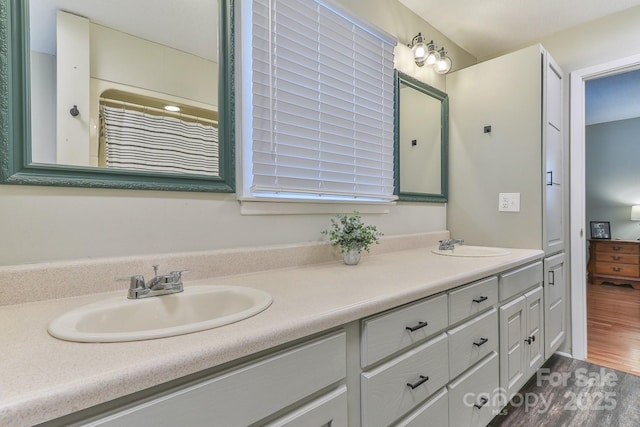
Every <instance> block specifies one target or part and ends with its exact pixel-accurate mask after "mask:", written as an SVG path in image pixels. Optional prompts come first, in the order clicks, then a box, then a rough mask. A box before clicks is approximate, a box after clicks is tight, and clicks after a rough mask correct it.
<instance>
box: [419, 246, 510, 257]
mask: <svg viewBox="0 0 640 427" xmlns="http://www.w3.org/2000/svg"><path fill="white" fill-rule="evenodd" d="M432 252H433V253H434V254H438V255H445V256H459V257H491V256H505V255H509V254H510V253H511V251H510V250H508V249H504V248H492V247H489V246H466V245H459V246H456V247H455V248H453V249H451V250H440V249H434V250H433V251H432Z"/></svg>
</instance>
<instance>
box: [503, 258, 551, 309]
mask: <svg viewBox="0 0 640 427" xmlns="http://www.w3.org/2000/svg"><path fill="white" fill-rule="evenodd" d="M540 283H542V261H538V262H535V263H533V264H529V265H525V266H524V267H520V268H518V269H516V270H513V271H510V272H508V273H505V274H501V275H500V277H499V279H498V295H499V296H500V301H506V300H508V299H509V298H511V297H513V296H515V295H518V294H521V293H523V292H524V291H526V290H527V289H529V288H532V287H533V286H535V285H537V284H540Z"/></svg>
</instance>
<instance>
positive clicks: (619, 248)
mask: <svg viewBox="0 0 640 427" xmlns="http://www.w3.org/2000/svg"><path fill="white" fill-rule="evenodd" d="M611 249H613V250H614V251H619V250H622V246H612V247H611Z"/></svg>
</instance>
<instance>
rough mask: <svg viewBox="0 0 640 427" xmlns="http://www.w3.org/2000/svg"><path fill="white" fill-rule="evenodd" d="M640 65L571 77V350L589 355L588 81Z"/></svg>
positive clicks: (627, 61)
mask: <svg viewBox="0 0 640 427" xmlns="http://www.w3.org/2000/svg"><path fill="white" fill-rule="evenodd" d="M639 68H640V55H634V56H630V57H627V58H622V59H617V60H615V61H610V62H606V63H604V64H599V65H594V66H591V67H588V68H583V69H580V70H576V71H573V72H572V73H571V79H570V85H571V86H570V98H569V110H570V118H569V120H570V122H569V128H570V129H569V132H570V133H569V153H570V164H569V168H570V180H571V190H570V200H569V203H570V212H571V218H570V224H571V225H570V239H571V352H572V355H573V357H574V358H576V359H580V360H584V359H586V358H587V293H586V287H585V285H586V283H587V267H586V260H587V256H586V255H587V252H586V251H587V246H586V236H587V230H586V228H585V227H586V224H585V191H586V190H585V135H584V134H585V99H584V97H585V94H584V85H585V82H586V81H587V80H592V79H596V78H599V77H605V76H608V75H614V74H620V73H624V72H627V71H632V70H635V69H639Z"/></svg>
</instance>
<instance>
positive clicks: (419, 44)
mask: <svg viewBox="0 0 640 427" xmlns="http://www.w3.org/2000/svg"><path fill="white" fill-rule="evenodd" d="M411 51H412V52H413V59H414V60H415V61H416V65H417V66H418V67H422V66H423V65H424V63H425V61H426V60H427V54H428V52H429V51H428V49H427V44H426V43H425V42H424V38H423V37H422V34H421V33H418V35H416V36H415V37H414V38H413V40H411Z"/></svg>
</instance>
